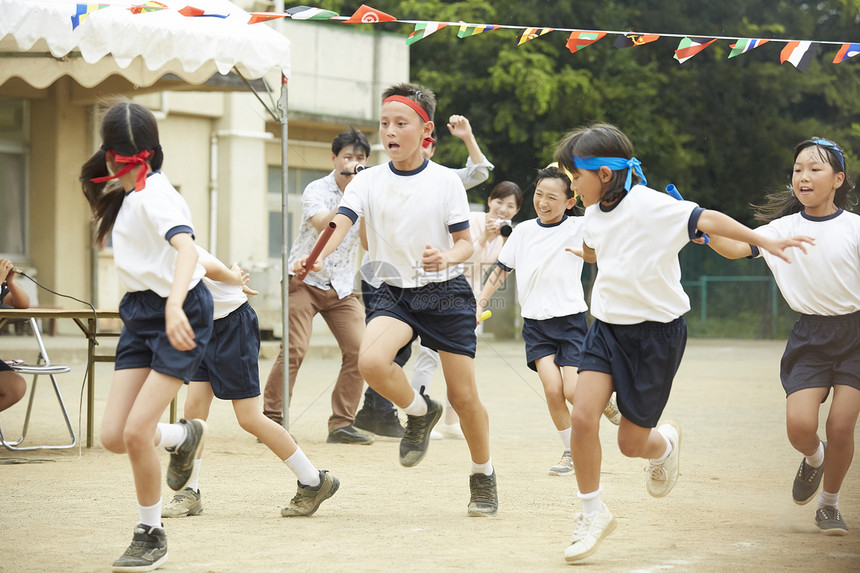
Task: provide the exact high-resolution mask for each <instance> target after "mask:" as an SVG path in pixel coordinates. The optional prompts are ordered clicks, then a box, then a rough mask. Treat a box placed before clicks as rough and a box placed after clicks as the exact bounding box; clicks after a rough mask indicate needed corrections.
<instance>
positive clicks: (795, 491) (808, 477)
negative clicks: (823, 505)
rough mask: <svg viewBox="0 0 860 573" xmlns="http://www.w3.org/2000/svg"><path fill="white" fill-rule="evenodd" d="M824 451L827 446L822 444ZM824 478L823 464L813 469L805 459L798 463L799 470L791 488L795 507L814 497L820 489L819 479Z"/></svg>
mask: <svg viewBox="0 0 860 573" xmlns="http://www.w3.org/2000/svg"><path fill="white" fill-rule="evenodd" d="M824 449H825V451H826V450H827V444H824ZM822 477H824V464H823V463H822V464H821V466H820V467H817V468H814V467H812V466H811V465H809V464H808V463H806V457H805V456H804V458H803V459H802V460H801V461H800V468H799V469H798V470H797V475H796V476H794V485H793V486H792V487H791V497H793V498H794V503H796V504H797V505H806V504H807V503H809V501H810V500H811V499H812V498H813V497H815V494H816V493H817V492H818V488H819V487H821V478H822Z"/></svg>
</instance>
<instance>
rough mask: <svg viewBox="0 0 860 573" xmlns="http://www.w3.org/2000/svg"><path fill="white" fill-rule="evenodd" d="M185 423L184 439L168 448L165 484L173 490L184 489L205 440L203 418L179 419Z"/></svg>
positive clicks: (181, 422)
mask: <svg viewBox="0 0 860 573" xmlns="http://www.w3.org/2000/svg"><path fill="white" fill-rule="evenodd" d="M179 423H180V424H184V425H185V439H184V440H182V443H181V444H179V445H178V446H176V447H174V448H172V449H168V450H167V451H168V452H171V454H170V464H168V466H167V485H168V486H169V487H170V489H172V490H173V491H179V490H181V489H184V488H185V486H187V485H188V480H190V479H191V471H192V470H193V469H194V460H195V459H197V454H198V453H200V449H201V448H202V447H203V442H204V441H205V440H206V422H204V421H203V420H186V419H184V418H183V419H181V420H179Z"/></svg>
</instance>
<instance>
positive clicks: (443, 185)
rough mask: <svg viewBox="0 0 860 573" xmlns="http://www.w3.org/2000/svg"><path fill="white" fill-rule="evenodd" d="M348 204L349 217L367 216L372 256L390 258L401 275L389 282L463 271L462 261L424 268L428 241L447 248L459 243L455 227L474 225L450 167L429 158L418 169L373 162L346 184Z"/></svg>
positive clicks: (418, 282)
mask: <svg viewBox="0 0 860 573" xmlns="http://www.w3.org/2000/svg"><path fill="white" fill-rule="evenodd" d="M344 209H346V214H348V215H350V218H353V217H364V222H365V225H366V227H367V242H368V253H369V254H370V260H371V261H379V262H384V263H388V264H389V265H391V266H392V267H393V268H394V270H396V274H397V275H399V276H395V277H393V278H391V277H386V278H384V279H383V280H384V281H385V282H386V283H388V284H390V285H392V286H398V287H404V288H415V287H420V286H423V285H426V284H428V283H432V282H442V281H446V280H450V279H453V278H455V277H457V276H458V275H461V274H463V265H462V264H459V265H455V266H452V267H448V268H447V269H444V270H442V271H436V272H426V271H424V270H423V269H422V268H421V259H422V257H423V255H424V248H425V246H426V245H431V246H432V247H435V248H437V249H439V250H440V251H447V250H448V249H450V248H451V247H452V246H453V245H454V241H453V239H452V238H451V233H452V232H455V231H458V230H464V229H468V227H469V202H468V200H467V199H466V190H465V189H464V188H463V183H462V182H461V181H460V179H459V178H458V177H457V175H456V174H455V173H454V172H453V171H451V170H450V169H448V168H447V167H442V166H441V165H438V164H436V163H433V162H432V161H429V160H425V161H424V163H423V164H422V166H421V167H419V168H418V169H415V170H414V171H398V170H396V169H395V168H394V166H393V165H392V164H391V163H390V162H389V163H386V164H383V165H377V166H375V167H369V168H368V169H365V170H364V171H361V172H360V173H359V174H358V175H356V176H355V177H354V178H353V180H352V181H351V182H350V184H349V185H347V187H346V190H345V192H344V195H343V200H342V201H341V203H340V211H341V212H343V211H344ZM355 220H356V219H355V218H353V221H355Z"/></svg>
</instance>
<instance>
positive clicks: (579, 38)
mask: <svg viewBox="0 0 860 573" xmlns="http://www.w3.org/2000/svg"><path fill="white" fill-rule="evenodd" d="M605 35H606V32H586V31H584V30H574V31H573V32H571V33H570V37H569V38H568V39H567V49H568V50H570V53H571V54H575V53H576V52H578V51H579V50H581V49H583V48H584V47H586V46H590V45H591V44H593V43H594V42H596V41H597V40H599V39H601V38H602V37H603V36H605Z"/></svg>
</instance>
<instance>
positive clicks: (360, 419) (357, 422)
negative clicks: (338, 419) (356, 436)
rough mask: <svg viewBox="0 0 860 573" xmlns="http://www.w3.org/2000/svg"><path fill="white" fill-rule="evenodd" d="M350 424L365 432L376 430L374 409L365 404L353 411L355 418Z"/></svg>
mask: <svg viewBox="0 0 860 573" xmlns="http://www.w3.org/2000/svg"><path fill="white" fill-rule="evenodd" d="M352 425H353V426H355V427H356V428H358V429H359V430H364V431H365V432H375V430H376V411H375V410H371V409H370V408H368V407H367V406H362V407H361V410H359V411H358V412H356V413H355V419H354V420H353V422H352Z"/></svg>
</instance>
